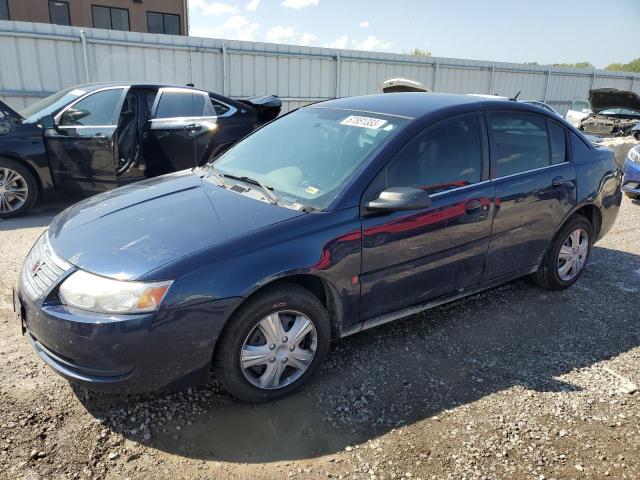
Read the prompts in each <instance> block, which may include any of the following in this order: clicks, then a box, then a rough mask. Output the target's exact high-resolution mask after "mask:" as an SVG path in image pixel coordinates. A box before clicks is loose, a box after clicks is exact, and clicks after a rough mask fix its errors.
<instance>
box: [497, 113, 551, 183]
mask: <svg viewBox="0 0 640 480" xmlns="http://www.w3.org/2000/svg"><path fill="white" fill-rule="evenodd" d="M491 131H492V134H493V145H494V157H495V159H496V168H497V176H498V177H504V176H506V175H513V174H515V173H520V172H526V171H527V170H534V169H536V168H541V167H546V166H547V165H549V138H548V134H547V122H546V120H545V119H544V118H541V117H537V116H535V115H527V114H522V113H492V114H491Z"/></svg>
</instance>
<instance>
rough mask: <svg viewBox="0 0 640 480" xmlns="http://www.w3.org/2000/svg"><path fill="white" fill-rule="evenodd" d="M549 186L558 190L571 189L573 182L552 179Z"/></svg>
mask: <svg viewBox="0 0 640 480" xmlns="http://www.w3.org/2000/svg"><path fill="white" fill-rule="evenodd" d="M551 186H552V187H553V188H559V187H571V188H573V182H572V181H570V180H565V179H564V178H563V177H554V178H553V180H551Z"/></svg>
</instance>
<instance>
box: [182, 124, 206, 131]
mask: <svg viewBox="0 0 640 480" xmlns="http://www.w3.org/2000/svg"><path fill="white" fill-rule="evenodd" d="M184 129H185V130H189V131H190V132H199V131H200V130H202V125H197V124H195V123H192V124H191V125H187V126H186V127H184Z"/></svg>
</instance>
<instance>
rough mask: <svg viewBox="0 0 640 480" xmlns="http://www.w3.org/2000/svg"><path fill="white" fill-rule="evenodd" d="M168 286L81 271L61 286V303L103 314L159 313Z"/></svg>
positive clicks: (163, 283)
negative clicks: (154, 311)
mask: <svg viewBox="0 0 640 480" xmlns="http://www.w3.org/2000/svg"><path fill="white" fill-rule="evenodd" d="M171 283H172V282H171V281H168V282H153V283H148V282H127V281H122V280H113V279H111V278H105V277H100V276H98V275H93V274H91V273H87V272H84V271H82V270H78V271H77V272H75V273H72V274H71V275H70V276H69V278H67V279H66V280H65V281H64V282H63V283H62V285H61V286H60V289H59V292H60V297H61V298H62V301H63V302H64V303H65V304H67V305H69V306H71V307H75V308H80V309H82V310H90V311H92V312H101V313H141V312H150V311H153V310H156V309H157V308H158V305H160V302H161V301H162V299H163V298H164V296H165V294H166V293H167V290H168V289H169V287H170V286H171Z"/></svg>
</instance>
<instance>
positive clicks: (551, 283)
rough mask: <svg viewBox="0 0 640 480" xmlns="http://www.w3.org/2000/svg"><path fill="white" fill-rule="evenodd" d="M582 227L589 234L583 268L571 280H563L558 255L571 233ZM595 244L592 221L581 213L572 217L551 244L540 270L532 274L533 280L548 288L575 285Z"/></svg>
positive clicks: (553, 288)
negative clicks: (559, 270) (559, 269)
mask: <svg viewBox="0 0 640 480" xmlns="http://www.w3.org/2000/svg"><path fill="white" fill-rule="evenodd" d="M578 229H582V230H584V231H585V232H586V233H587V236H588V250H587V254H586V258H585V260H584V263H583V265H582V268H581V269H580V270H579V271H578V273H577V274H576V275H575V276H574V277H573V278H571V279H570V280H567V281H565V280H563V279H561V278H560V275H559V274H558V266H557V265H558V256H559V254H560V249H561V248H562V245H563V243H564V242H565V240H566V239H567V237H568V236H569V234H570V233H571V232H573V231H575V230H578ZM592 246H593V227H592V226H591V223H590V222H589V221H588V220H587V219H586V218H584V217H583V216H581V215H576V216H574V217H571V218H570V219H569V220H568V221H567V222H566V223H565V224H564V225H563V226H562V228H561V229H560V230H559V231H558V233H557V234H556V236H555V237H554V239H553V241H552V242H551V245H549V248H548V250H547V252H546V253H545V255H544V257H543V259H542V263H541V264H540V267H539V268H538V270H537V271H536V272H535V273H533V274H532V278H533V280H534V281H535V282H536V283H537V284H538V285H540V286H541V287H542V288H545V289H547V290H563V289H565V288H568V287H570V286H571V285H573V284H574V283H575V282H576V281H577V280H578V278H580V276H581V275H582V272H584V269H585V267H586V266H587V262H588V261H589V257H590V255H591V247H592Z"/></svg>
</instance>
